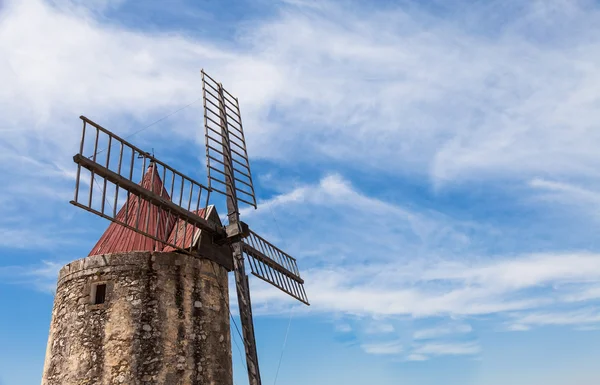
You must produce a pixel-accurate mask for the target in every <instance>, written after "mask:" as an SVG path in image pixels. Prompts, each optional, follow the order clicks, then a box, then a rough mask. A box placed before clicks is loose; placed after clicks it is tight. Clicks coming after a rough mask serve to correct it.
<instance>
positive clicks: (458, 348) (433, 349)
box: [412, 342, 481, 356]
mask: <svg viewBox="0 0 600 385" xmlns="http://www.w3.org/2000/svg"><path fill="white" fill-rule="evenodd" d="M480 351H481V347H480V346H479V344H477V343H476V342H460V343H427V344H423V345H420V346H418V347H416V348H414V349H413V353H412V354H417V355H421V356H441V355H474V354H477V353H479V352H480Z"/></svg>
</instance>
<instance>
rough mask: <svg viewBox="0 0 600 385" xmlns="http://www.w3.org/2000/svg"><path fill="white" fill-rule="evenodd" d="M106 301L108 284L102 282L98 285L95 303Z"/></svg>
mask: <svg viewBox="0 0 600 385" xmlns="http://www.w3.org/2000/svg"><path fill="white" fill-rule="evenodd" d="M104 301H106V284H105V283H100V284H98V285H96V293H95V295H94V305H99V304H101V303H104Z"/></svg>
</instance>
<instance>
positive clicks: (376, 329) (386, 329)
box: [365, 321, 395, 334]
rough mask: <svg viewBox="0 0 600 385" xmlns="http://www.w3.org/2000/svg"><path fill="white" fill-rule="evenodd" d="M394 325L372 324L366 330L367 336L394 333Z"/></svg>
mask: <svg viewBox="0 0 600 385" xmlns="http://www.w3.org/2000/svg"><path fill="white" fill-rule="evenodd" d="M394 330H395V329H394V325H392V324H390V323H385V322H375V321H373V322H371V323H369V325H368V326H367V327H366V329H365V333H367V334H387V333H392V332H393V331H394Z"/></svg>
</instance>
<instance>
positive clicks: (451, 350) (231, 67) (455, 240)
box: [0, 0, 600, 385]
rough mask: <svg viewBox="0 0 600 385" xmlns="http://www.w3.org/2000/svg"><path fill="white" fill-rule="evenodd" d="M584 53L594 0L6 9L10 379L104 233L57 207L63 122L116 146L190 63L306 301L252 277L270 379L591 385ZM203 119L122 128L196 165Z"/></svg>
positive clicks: (65, 168)
mask: <svg viewBox="0 0 600 385" xmlns="http://www.w3.org/2000/svg"><path fill="white" fill-rule="evenodd" d="M599 52H600V5H599V4H598V3H597V2H595V1H584V0H581V1H576V0H573V1H566V0H548V1H530V2H522V1H512V0H508V1H485V2H484V1H472V2H469V1H454V2H443V1H433V0H432V1H429V2H416V1H408V0H403V1H397V2H395V1H388V0H385V1H378V2H369V3H368V4H367V3H366V2H359V1H339V2H329V1H310V0H281V1H266V0H241V1H202V2H194V1H185V0H177V1H171V2H169V3H168V4H166V3H165V2H162V1H154V0H151V1H145V2H134V1H127V0H93V1H83V0H54V1H41V0H27V1H13V0H4V1H0V84H1V85H2V86H1V87H0V105H1V106H2V109H1V110H2V117H1V118H0V134H1V136H0V163H1V164H2V167H1V168H0V178H1V180H2V181H3V182H4V183H3V186H2V188H1V189H0V213H1V214H2V215H0V231H1V233H2V235H3V236H2V237H0V303H2V305H3V306H2V309H3V310H2V313H1V315H0V384H2V385H30V384H37V383H39V381H40V378H41V372H42V366H43V358H44V354H45V344H46V338H47V332H48V327H49V322H50V313H51V308H52V301H53V298H52V290H53V288H54V285H55V279H56V275H57V271H58V269H59V268H60V267H61V266H62V265H63V264H65V263H67V262H69V261H71V260H73V259H77V258H80V257H83V256H85V255H87V253H88V252H89V250H90V249H91V247H92V246H93V244H94V243H95V241H96V240H97V238H98V237H99V236H100V234H101V233H102V232H103V230H104V229H105V228H106V226H107V225H108V223H106V222H105V221H104V220H102V219H100V218H95V217H93V216H92V215H91V214H88V213H86V212H83V211H81V210H78V209H76V208H74V207H72V206H71V205H69V203H68V201H69V200H70V199H71V197H72V190H73V186H74V174H75V167H74V164H73V163H72V155H73V154H75V152H77V145H78V144H77V142H78V140H79V133H80V129H81V125H80V122H79V120H78V117H79V115H82V114H83V115H86V116H88V117H89V118H91V119H93V120H95V121H97V122H99V123H100V124H102V125H103V126H105V127H108V128H109V129H111V130H113V131H114V132H116V133H117V134H119V135H122V136H127V135H131V134H133V133H134V132H136V131H138V130H139V129H140V128H142V127H145V126H147V125H148V124H150V123H152V122H154V121H156V120H157V119H159V118H161V117H164V116H165V115H167V114H170V113H171V112H173V111H175V110H178V109H180V108H181V107H183V106H185V105H187V104H189V103H191V102H193V101H195V100H197V99H198V98H199V97H200V96H201V84H200V81H201V78H200V72H199V71H200V69H201V68H204V69H206V70H207V72H208V73H209V74H211V75H212V76H214V77H215V78H217V79H219V80H221V81H222V82H223V84H224V85H225V87H226V88H227V89H228V90H229V91H231V92H232V93H233V94H234V95H237V96H238V97H239V100H240V105H241V111H242V115H243V118H244V127H245V131H246V136H247V139H248V146H249V153H250V156H251V163H252V167H253V173H254V176H255V183H256V187H257V194H258V199H259V208H258V210H256V211H255V210H253V209H244V211H243V213H242V216H243V219H244V220H245V221H247V222H248V223H250V224H251V226H252V227H253V228H254V229H255V230H256V231H257V232H258V233H260V234H263V235H264V236H266V237H267V238H268V239H270V240H272V241H273V242H274V243H276V244H277V245H280V246H281V247H282V248H283V249H284V250H287V251H288V252H290V253H291V254H292V255H293V256H295V257H297V259H298V260H299V265H300V267H301V269H302V272H303V277H304V279H305V280H306V289H307V293H308V295H309V298H310V300H311V304H312V306H311V307H309V308H306V307H300V306H298V305H297V304H295V303H294V302H293V301H291V300H289V299H287V298H286V297H285V296H284V295H282V294H280V293H279V292H278V291H277V290H276V289H275V288H272V287H269V286H266V285H263V284H261V282H258V280H252V294H253V296H252V302H253V305H254V306H255V311H254V314H255V322H256V333H257V340H258V349H259V358H260V362H261V369H262V373H263V379H264V383H265V384H269V383H273V381H274V378H275V373H276V371H277V367H278V362H279V357H280V355H281V351H282V347H283V345H284V340H285V336H286V330H287V327H288V323H289V322H290V319H291V323H289V325H290V328H289V335H288V339H287V344H286V345H285V349H284V354H283V360H282V363H281V368H280V371H279V375H278V379H277V383H278V384H283V383H285V384H290V385H294V384H306V383H311V384H316V385H319V384H347V385H357V384H378V385H392V384H400V383H401V384H408V385H412V384H415V385H427V384H439V383H441V382H443V383H444V384H448V385H466V384H474V385H505V384H514V385H535V384H542V383H543V384H545V385H572V384H578V385H597V384H598V383H600V371H598V369H597V362H600V348H599V346H600V244H599V241H598V240H597V235H596V234H597V229H598V227H599V224H600V223H599V222H600V211H599V210H598V207H599V204H600V174H599V173H598V171H597V170H598V164H600V156H599V155H598V150H597V148H598V146H599V145H600V127H599V126H598V122H599V121H600V108H599V107H600V98H599V96H598V89H599V85H600V65H599V64H598V63H600V54H599ZM201 114H202V111H201V103H195V104H193V105H192V106H190V107H189V108H186V109H185V110H183V111H181V112H179V113H177V114H174V115H172V116H170V117H169V118H167V119H165V120H163V121H161V122H160V123H158V124H155V125H153V126H152V127H150V128H148V129H147V130H144V131H142V132H140V133H137V134H135V135H133V136H131V138H130V140H131V141H133V142H134V143H135V144H137V145H138V146H140V147H143V148H147V149H150V148H154V150H155V153H156V155H157V156H158V157H159V158H161V159H163V160H164V161H166V162H167V163H169V164H172V165H174V166H176V167H177V168H179V169H181V170H183V171H184V172H186V173H187V174H189V175H192V176H194V177H196V179H198V180H205V178H206V175H205V166H204V159H203V154H204V149H203V138H202V127H201V124H202V123H201V122H202V120H201ZM220 211H221V212H222V211H223V209H222V208H221V209H220ZM232 301H235V298H232ZM233 307H235V305H234V306H233ZM290 315H291V316H290ZM234 340H235V341H236V343H237V344H238V345H240V346H241V341H240V340H239V338H236V336H235V335H234ZM233 357H234V366H235V382H236V384H238V385H240V384H244V383H247V380H246V374H245V369H244V366H243V362H242V360H241V358H240V354H239V352H238V351H237V346H236V345H234V346H233Z"/></svg>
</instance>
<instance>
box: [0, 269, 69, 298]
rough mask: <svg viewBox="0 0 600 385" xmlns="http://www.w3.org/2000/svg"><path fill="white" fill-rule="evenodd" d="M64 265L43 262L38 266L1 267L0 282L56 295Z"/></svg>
mask: <svg viewBox="0 0 600 385" xmlns="http://www.w3.org/2000/svg"><path fill="white" fill-rule="evenodd" d="M65 263H66V262H65ZM63 265H64V264H63V263H59V262H53V261H42V263H41V264H36V265H19V266H0V280H2V281H3V283H9V284H18V285H27V286H30V287H33V288H35V289H37V290H40V291H43V292H47V293H54V291H55V289H56V280H57V278H58V272H59V270H60V268H61V267H62V266H63Z"/></svg>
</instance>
